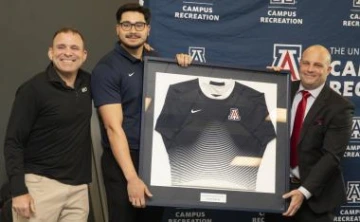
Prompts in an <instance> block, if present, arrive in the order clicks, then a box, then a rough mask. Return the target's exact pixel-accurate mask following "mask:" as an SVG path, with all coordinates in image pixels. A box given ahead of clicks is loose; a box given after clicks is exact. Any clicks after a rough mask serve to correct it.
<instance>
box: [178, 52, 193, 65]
mask: <svg viewBox="0 0 360 222" xmlns="http://www.w3.org/2000/svg"><path fill="white" fill-rule="evenodd" d="M176 61H177V63H178V64H179V66H182V67H188V66H189V65H190V64H191V62H192V58H191V56H190V55H188V54H184V53H180V54H176Z"/></svg>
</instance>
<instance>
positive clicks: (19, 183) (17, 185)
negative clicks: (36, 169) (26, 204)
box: [10, 175, 29, 197]
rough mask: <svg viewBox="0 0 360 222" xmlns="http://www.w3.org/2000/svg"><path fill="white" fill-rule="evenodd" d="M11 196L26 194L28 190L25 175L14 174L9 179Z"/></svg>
mask: <svg viewBox="0 0 360 222" xmlns="http://www.w3.org/2000/svg"><path fill="white" fill-rule="evenodd" d="M10 189H11V196H12V197H17V196H20V195H23V194H27V193H28V192H29V191H28V189H27V187H26V185H25V176H24V175H16V176H12V178H11V179H10Z"/></svg>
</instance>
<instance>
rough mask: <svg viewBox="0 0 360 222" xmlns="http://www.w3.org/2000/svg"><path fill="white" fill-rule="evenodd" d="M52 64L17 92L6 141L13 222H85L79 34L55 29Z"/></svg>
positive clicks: (85, 82) (85, 118)
mask: <svg viewBox="0 0 360 222" xmlns="http://www.w3.org/2000/svg"><path fill="white" fill-rule="evenodd" d="M48 56H49V59H50V60H51V63H50V64H49V66H48V67H47V68H46V70H45V71H43V72H41V73H39V74H37V75H35V76H34V77H32V78H31V79H30V80H28V81H26V82H25V83H23V84H22V85H21V86H20V87H19V88H18V90H17V92H16V97H15V101H14V104H13V107H12V111H11V116H10V119H9V123H8V127H7V132H6V138H5V147H4V153H5V161H6V170H7V174H8V176H9V181H10V187H11V195H12V209H13V221H84V222H85V221H87V217H88V212H89V203H88V184H89V183H90V182H91V139H90V118H91V111H92V109H91V105H92V104H91V93H90V74H88V73H86V72H84V71H83V70H81V69H80V67H81V66H82V64H83V63H84V61H85V60H86V57H87V52H86V50H85V45H84V39H83V36H82V35H81V33H80V32H79V31H77V30H75V29H72V28H62V29H60V30H58V31H57V32H56V33H55V35H54V37H53V41H52V45H51V46H50V47H49V50H48Z"/></svg>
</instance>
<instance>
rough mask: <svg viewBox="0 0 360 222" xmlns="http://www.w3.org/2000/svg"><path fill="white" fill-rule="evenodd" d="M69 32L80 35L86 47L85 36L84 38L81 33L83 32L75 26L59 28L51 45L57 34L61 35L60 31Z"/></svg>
mask: <svg viewBox="0 0 360 222" xmlns="http://www.w3.org/2000/svg"><path fill="white" fill-rule="evenodd" d="M69 32H70V33H73V34H77V35H79V36H80V38H81V40H82V42H83V45H84V48H85V38H84V36H83V35H82V34H81V32H80V31H79V30H77V29H75V28H71V27H62V28H60V29H58V30H57V31H56V32H55V33H54V35H53V38H52V43H51V45H52V44H53V42H54V39H55V38H56V36H57V35H59V34H60V33H69Z"/></svg>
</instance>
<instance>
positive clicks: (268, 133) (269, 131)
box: [248, 94, 276, 146]
mask: <svg viewBox="0 0 360 222" xmlns="http://www.w3.org/2000/svg"><path fill="white" fill-rule="evenodd" d="M252 113H254V114H255V118H254V119H253V120H252V123H248V125H251V126H252V132H253V133H254V135H255V136H256V137H257V138H258V139H259V140H260V143H261V145H262V146H266V145H267V144H268V143H269V142H270V141H271V140H272V139H274V138H275V137H276V133H275V129H274V126H273V124H272V122H271V120H270V118H269V111H268V108H267V106H266V102H265V96H264V94H261V96H259V97H258V98H256V100H255V107H254V109H253V111H252Z"/></svg>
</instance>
